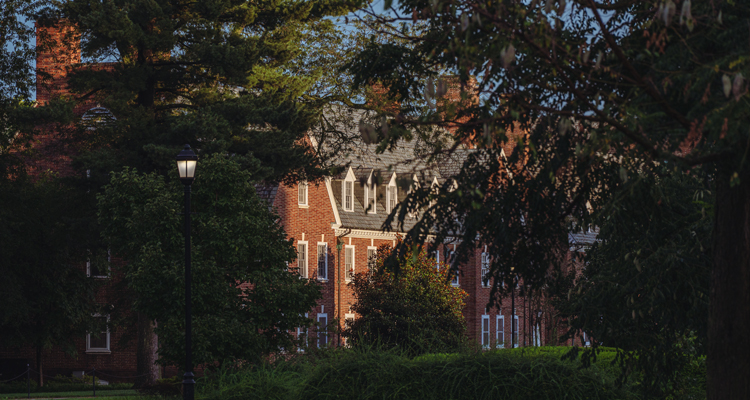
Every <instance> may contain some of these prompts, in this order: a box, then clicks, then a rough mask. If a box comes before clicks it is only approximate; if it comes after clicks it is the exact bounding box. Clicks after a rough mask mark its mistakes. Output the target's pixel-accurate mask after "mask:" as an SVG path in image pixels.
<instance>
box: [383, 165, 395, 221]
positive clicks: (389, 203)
mask: <svg viewBox="0 0 750 400" xmlns="http://www.w3.org/2000/svg"><path fill="white" fill-rule="evenodd" d="M397 201H398V186H396V174H393V176H392V177H391V181H390V182H389V183H388V186H387V188H386V191H385V207H386V212H388V213H389V214H390V213H391V212H392V211H393V210H395V209H396V202H397Z"/></svg>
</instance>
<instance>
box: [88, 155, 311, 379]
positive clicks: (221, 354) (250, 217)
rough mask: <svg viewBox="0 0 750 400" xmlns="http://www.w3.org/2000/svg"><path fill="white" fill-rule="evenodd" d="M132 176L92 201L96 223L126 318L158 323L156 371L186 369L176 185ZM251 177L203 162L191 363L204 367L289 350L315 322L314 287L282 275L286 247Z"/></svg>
mask: <svg viewBox="0 0 750 400" xmlns="http://www.w3.org/2000/svg"><path fill="white" fill-rule="evenodd" d="M170 178H171V179H168V180H166V179H164V178H163V177H161V176H160V175H157V174H156V173H151V174H145V175H144V174H139V173H137V172H136V171H135V170H133V169H126V170H124V171H123V172H120V173H115V174H114V175H113V178H112V182H111V183H110V184H108V185H107V186H106V187H105V190H104V193H103V194H101V195H100V196H99V222H100V224H101V226H102V227H103V235H104V237H105V239H106V241H107V243H109V244H110V245H111V248H112V251H113V253H115V254H122V255H123V258H124V261H125V262H124V263H123V264H122V266H121V267H119V269H120V271H119V272H121V273H122V274H123V276H124V281H125V282H127V285H128V287H129V289H130V290H131V291H132V292H133V293H134V298H135V301H134V303H133V311H134V312H137V313H142V314H144V315H146V316H147V317H148V318H150V319H151V320H155V321H157V323H158V324H157V327H156V333H157V334H158V336H159V362H160V363H161V364H166V365H170V364H172V365H182V363H183V362H184V358H185V356H184V343H185V338H184V333H185V325H184V323H185V303H184V301H185V293H184V273H183V271H184V236H183V230H182V227H183V223H182V218H183V217H181V216H180V214H179V211H180V210H182V204H181V201H180V199H181V197H182V187H181V184H180V182H179V181H178V180H177V179H175V178H176V176H172V177H170ZM251 178H252V175H251V174H250V173H249V172H247V171H244V170H242V168H241V166H240V164H239V163H238V162H236V161H235V160H233V159H232V158H230V157H227V156H222V155H213V156H208V157H203V158H201V160H200V163H199V164H198V170H197V173H196V180H195V184H194V185H193V193H194V194H193V201H192V204H193V205H194V210H196V214H195V216H194V217H193V223H192V234H191V240H192V254H191V257H192V271H193V286H192V299H193V357H194V360H195V362H196V364H203V365H205V366H207V367H210V366H213V365H214V363H215V362H219V363H220V364H221V363H223V362H225V361H232V360H245V361H251V362H256V361H259V360H260V359H261V357H262V356H265V355H267V354H270V353H272V352H277V351H279V350H281V349H282V348H290V347H292V346H295V345H296V344H297V343H296V342H295V340H294V338H293V337H292V335H291V333H290V332H291V331H294V330H295V329H296V328H297V327H299V326H307V325H309V324H310V323H311V322H312V321H310V320H308V319H306V318H305V317H304V313H305V312H306V311H308V310H309V309H310V308H312V307H314V306H315V304H316V300H317V299H318V298H319V297H320V288H319V287H318V286H317V283H316V282H313V281H309V280H304V279H300V278H299V275H298V273H297V271H294V270H289V269H288V268H287V266H286V262H287V261H288V260H292V259H294V257H295V251H294V247H293V246H292V242H291V241H290V240H288V239H287V237H286V234H285V233H284V231H283V229H282V228H281V227H279V226H278V224H277V223H276V221H277V219H278V216H276V215H274V214H272V213H271V212H270V211H269V209H268V205H267V204H266V203H264V202H263V201H262V200H260V199H259V198H258V196H257V195H256V193H255V187H254V186H253V184H252V183H251Z"/></svg>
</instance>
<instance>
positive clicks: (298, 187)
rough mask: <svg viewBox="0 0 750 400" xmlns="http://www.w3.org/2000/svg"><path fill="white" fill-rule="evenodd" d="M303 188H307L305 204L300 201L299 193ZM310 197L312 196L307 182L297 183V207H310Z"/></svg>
mask: <svg viewBox="0 0 750 400" xmlns="http://www.w3.org/2000/svg"><path fill="white" fill-rule="evenodd" d="M303 187H304V188H305V200H304V203H303V202H300V201H299V200H300V196H299V191H300V189H302V188H303ZM309 196H310V185H308V184H307V181H299V183H297V205H299V206H300V208H307V207H309V203H308V199H309Z"/></svg>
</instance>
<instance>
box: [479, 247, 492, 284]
mask: <svg viewBox="0 0 750 400" xmlns="http://www.w3.org/2000/svg"><path fill="white" fill-rule="evenodd" d="M481 266H482V287H490V277H489V276H488V275H489V273H490V256H489V254H487V252H482V256H481Z"/></svg>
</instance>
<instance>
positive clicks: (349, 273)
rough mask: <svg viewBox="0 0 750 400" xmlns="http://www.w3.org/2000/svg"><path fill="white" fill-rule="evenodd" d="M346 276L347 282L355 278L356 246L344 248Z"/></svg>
mask: <svg viewBox="0 0 750 400" xmlns="http://www.w3.org/2000/svg"><path fill="white" fill-rule="evenodd" d="M344 276H345V279H346V281H347V282H351V280H352V278H353V277H354V246H346V247H344Z"/></svg>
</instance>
